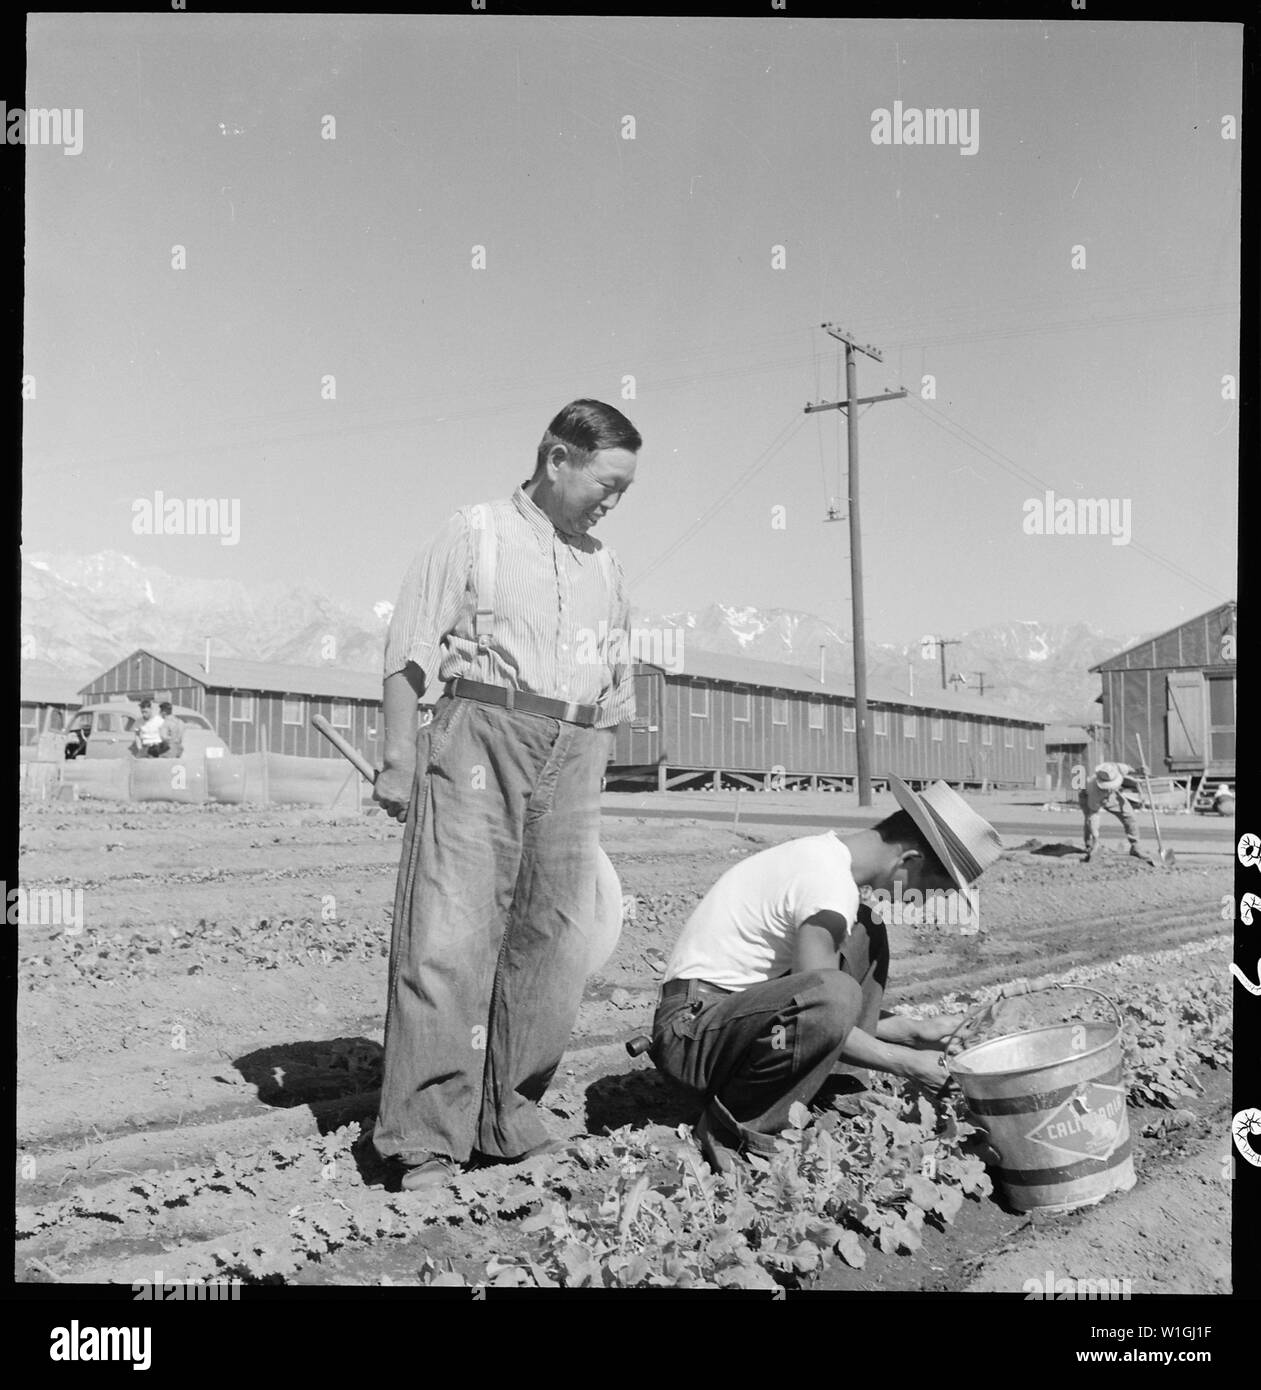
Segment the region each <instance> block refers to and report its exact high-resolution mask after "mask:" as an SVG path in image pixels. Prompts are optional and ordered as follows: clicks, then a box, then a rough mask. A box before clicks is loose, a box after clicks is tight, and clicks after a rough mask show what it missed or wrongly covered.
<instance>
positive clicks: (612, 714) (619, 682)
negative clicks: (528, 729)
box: [599, 550, 635, 728]
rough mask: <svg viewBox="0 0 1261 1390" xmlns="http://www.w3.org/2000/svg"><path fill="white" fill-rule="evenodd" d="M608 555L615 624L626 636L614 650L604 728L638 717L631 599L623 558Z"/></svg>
mask: <svg viewBox="0 0 1261 1390" xmlns="http://www.w3.org/2000/svg"><path fill="white" fill-rule="evenodd" d="M609 559H610V560H611V561H612V562H613V588H614V600H613V626H614V628H615V629H620V630H621V632H622V633H623V640H622V642H620V643H619V644H618V647H617V650H616V652H615V653H614V656H615V660H614V661H612V662H610V665H609V670H610V674H611V676H612V678H613V690H612V693H611V694H610V696H609V700H608V704H607V705H606V706H605V710H604V713H603V714H602V716H601V718H600V720H599V724H600V726H601V727H602V728H611V727H612V726H613V725H615V724H628V723H630V721H631V720H632V719H634V717H635V676H634V672H633V670H632V667H631V650H630V636H631V633H630V620H631V616H630V599H629V597H628V596H627V593H626V575H625V574H624V573H623V571H622V565H621V561H619V560H618V558H617V556H616V555H614V554H613V552H612V551H611V550H610V551H609Z"/></svg>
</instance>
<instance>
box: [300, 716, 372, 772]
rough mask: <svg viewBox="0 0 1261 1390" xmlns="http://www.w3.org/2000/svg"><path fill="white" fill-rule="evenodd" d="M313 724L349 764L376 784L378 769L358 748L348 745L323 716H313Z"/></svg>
mask: <svg viewBox="0 0 1261 1390" xmlns="http://www.w3.org/2000/svg"><path fill="white" fill-rule="evenodd" d="M311 723H312V724H314V725H315V727H316V728H317V729H318V730H319V731H320V733H322V734H323V735H324V737H325V738H326V739H328V741H329V742H330V743H331V744H332V745H333V747H334V748H336V749H337V751H338V752H339V753H340V754H341V755H342V757H343V758H345V759H346V761H347V762H349V763H352V764H353V765H354V766H355V767H356V768H357V769H358V770H359V772H360V774H361V775H362V776H363V777H366V778H367V780H368V781H369V782H375V781H376V780H377V770H376V768H374V767H373V766H372V764H371V763H370V762H369V761H368V760H367V758H365V757H364V756H363V754H362V753H360V752H359V750H358V749H357V748H353V747H352V746H351V745H350V744H349V743H347V742H346V740H345V739H344V738H342V736H341V734H339V733H338V732H337V730H336V729H334V728H333V726H332V725H331V724H330V723H329V722H328V720H327V719H325V718H324V716H323V715H322V714H313V715H312V716H311Z"/></svg>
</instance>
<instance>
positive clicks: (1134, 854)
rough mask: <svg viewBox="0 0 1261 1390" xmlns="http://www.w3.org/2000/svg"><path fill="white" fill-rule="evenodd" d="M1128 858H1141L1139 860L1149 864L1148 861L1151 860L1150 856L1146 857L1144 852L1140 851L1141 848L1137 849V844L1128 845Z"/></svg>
mask: <svg viewBox="0 0 1261 1390" xmlns="http://www.w3.org/2000/svg"><path fill="white" fill-rule="evenodd" d="M1130 858H1131V859H1141V860H1142V861H1143V863H1144V864H1150V863H1151V862H1152V860H1151V859H1150V858H1148V856H1147V855H1145V854H1144V853H1143V851H1142V850H1141V849H1139V847H1138V846H1137V845H1131V846H1130Z"/></svg>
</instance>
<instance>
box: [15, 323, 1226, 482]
mask: <svg viewBox="0 0 1261 1390" xmlns="http://www.w3.org/2000/svg"><path fill="white" fill-rule="evenodd" d="M1232 311H1233V312H1236V313H1237V312H1238V305H1237V304H1231V303H1222V304H1209V305H1201V306H1199V307H1197V308H1187V309H1179V308H1169V309H1160V310H1150V311H1140V312H1131V313H1126V314H1112V315H1100V316H1097V317H1091V318H1078V319H1063V320H1060V321H1058V322H1053V323H1048V322H1041V321H1040V322H1038V323H1036V324H1034V325H1030V326H1026V327H1016V328H1010V329H997V330H996V329H978V330H976V331H970V332H963V333H955V334H941V335H937V336H922V337H918V338H916V337H909V338H903V339H895V340H894V341H893V343H892V346H894V347H902V348H905V347H921V348H923V347H943V346H949V345H952V344H965V343H977V342H987V341H995V342H999V341H1008V340H1010V339H1012V338H1021V337H1036V336H1040V335H1043V334H1047V333H1063V332H1072V331H1074V330H1076V329H1081V328H1105V327H1124V326H1137V325H1144V326H1145V325H1148V324H1152V323H1157V322H1162V321H1164V320H1166V319H1170V318H1186V317H1191V318H1204V317H1210V316H1216V315H1220V314H1224V313H1227V312H1232ZM763 341H764V342H765V343H766V345H768V346H769V345H770V344H772V343H778V342H779V341H785V343H786V342H788V341H800V334H799V333H792V334H788V333H785V334H777V335H773V336H768V338H767V339H765V340H763ZM720 351H726V352H727V353H728V355H729V354H730V345H726V346H725V347H724V346H722V345H717V344H716V345H715V346H714V347H713V348H705V349H702V350H700V351H698V352H696V353H693V354H681V355H679V356H677V357H674V358H670V357H666V358H660V359H658V361H662V362H670V361H677V362H688V361H696V360H697V359H698V358H704V357H705V356H707V355H710V354H711V353H717V352H720ZM628 356H629V357H630V358H631V359H634V354H633V351H632V352H631V353H629V354H628V355H627V356H623V357H621V358H619V359H618V360H617V361H613V360H612V359H610V360H609V361H607V362H605V363H602V364H597V365H596V366H594V367H590V366H588V367H586V368H584V372H585V373H586V375H588V376H590V375H592V374H593V373H599V372H601V371H608V372H613V371H615V370H621V369H623V368H624V367H625V365H626V362H627V360H628ZM637 360H638V361H640V362H642V361H644V360H646V359H645V358H643V357H642V356H641V357H639V358H638V359H637ZM813 362H814V357H813V355H811V356H800V355H798V356H792V357H786V358H778V359H770V360H767V359H763V360H761V361H756V362H753V363H750V364H747V365H744V366H738V367H721V368H717V369H715V370H712V371H700V372H691V373H682V374H676V375H674V376H662V377H657V378H653V377H652V376H651V375H649V376H647V377H645V376H644V375H643V374H642V372H641V373H640V374H639V376H638V384H639V387H640V389H641V390H643V391H670V390H676V389H678V388H679V387H685V386H696V385H700V384H703V383H706V382H712V381H722V380H738V379H740V378H744V377H749V376H758V375H761V374H763V373H771V372H781V371H795V370H800V369H802V368H803V367H807V368H808V367H810V366H811V365H812V364H813ZM573 378H574V373H573V372H572V371H565V370H558V371H556V372H551V373H547V374H545V375H542V376H538V377H533V378H524V379H523V378H520V377H518V378H516V379H514V380H513V381H512V382H511V383H510V384H509V383H505V388H504V389H508V386H509V385H510V387H511V389H513V390H520V391H522V392H525V391H534V390H537V389H541V388H542V387H543V386H544V385H545V384H546V383H548V382H551V381H555V382H557V383H560V382H572V381H573ZM489 389H490V394H492V395H493V394H496V390H495V388H494V384H493V383H492V384H491V385H490V388H489ZM392 399H393V400H394V401H395V402H399V401H401V402H408V401H412V402H417V401H423V400H424V399H425V398H424V397H423V396H419V395H413V396H404V397H401V398H400V397H398V396H395V397H393V398H392ZM430 399H432V398H430ZM535 408H536V407H535V406H533V405H532V404H531V403H530V402H529V401H525V400H523V401H522V402H521V403H520V404H514V403H508V404H504V405H497V406H479V407H473V408H470V409H465V410H460V409H452V408H450V407H446V408H444V407H442V406H440V405H438V404H437V403H436V402H435V403H434V405H433V406H432V407H431V408H430V409H427V410H421V411H420V412H419V413H403V414H401V415H399V416H396V417H394V418H392V419H377V420H372V419H366V420H363V421H362V422H358V421H354V420H353V419H352V420H351V421H350V422H349V423H345V424H341V425H334V426H330V425H329V424H327V423H326V421H327V420H328V418H329V417H328V413H327V412H328V405H327V403H326V402H322V403H321V404H320V405H318V406H316V405H313V406H311V407H302V408H301V409H299V410H294V411H285V412H274V413H273V412H269V413H267V414H263V415H255V416H246V417H243V418H242V419H240V420H237V421H233V422H231V423H230V424H229V425H228V428H229V429H232V430H243V431H265V433H262V434H260V435H258V437H254V438H246V439H236V440H222V441H219V442H214V441H212V442H209V443H204V444H194V445H188V444H186V443H185V442H184V441H183V440H179V441H174V442H171V443H168V444H165V445H159V446H157V447H155V448H152V449H143V450H139V451H135V450H127V449H125V448H124V449H123V450H122V451H120V452H118V453H114V454H104V455H98V454H93V455H92V461H93V462H94V463H98V464H111V465H117V464H125V463H132V462H145V461H152V460H160V461H169V460H170V458H171V456H172V455H176V456H185V457H187V456H192V455H204V454H217V453H233V452H238V451H245V450H258V449H260V448H263V447H269V446H271V447H274V446H282V445H286V444H298V443H305V442H308V441H311V440H327V439H330V438H338V437H345V436H355V435H369V434H374V433H381V432H386V433H388V432H389V431H391V430H404V429H410V428H413V427H415V426H418V425H426V424H441V423H447V422H450V421H463V420H479V419H489V418H491V417H493V416H496V415H504V414H513V413H518V412H525V411H527V410H533V409H535ZM336 409H337V412H338V415H339V416H340V417H341V418H342V419H343V420H344V419H345V417H346V416H347V415H351V416H353V415H354V414H356V413H360V414H369V415H370V414H372V413H376V414H378V415H379V413H380V412H379V410H378V408H377V407H376V406H375V405H364V406H357V405H348V404H346V403H339V404H338V405H337V407H336ZM317 419H319V421H320V423H319V424H316V420H317ZM307 422H310V426H309V427H308V428H306V429H302V428H301V427H302V426H304V425H306V424H307ZM290 426H297V427H299V431H298V432H297V433H288V434H287V433H284V431H286V430H288V429H289V427H290ZM194 427H195V425H194ZM113 438H114V439H115V440H119V439H121V440H124V441H125V440H126V439H127V438H128V436H126V435H123V436H119V435H115V436H113ZM131 438H135V436H134V435H133V436H131ZM68 447H72V446H67V445H65V444H61V443H58V442H56V441H53V442H52V443H50V444H47V445H41V446H39V448H38V449H37V448H34V447H30V446H28V449H27V455H28V458H29V457H32V456H33V455H35V454H36V453H37V452H40V451H43V450H49V451H51V450H55V449H66V448H68Z"/></svg>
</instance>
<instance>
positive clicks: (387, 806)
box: [372, 764, 416, 822]
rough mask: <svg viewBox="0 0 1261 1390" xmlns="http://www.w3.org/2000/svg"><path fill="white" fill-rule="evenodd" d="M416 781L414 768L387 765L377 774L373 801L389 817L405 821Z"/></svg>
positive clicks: (373, 789)
mask: <svg viewBox="0 0 1261 1390" xmlns="http://www.w3.org/2000/svg"><path fill="white" fill-rule="evenodd" d="M415 780H416V769H415V767H414V766H413V767H407V766H401V767H400V766H398V765H397V764H393V765H387V766H386V767H383V768H382V769H381V771H380V772H378V773H377V780H376V782H375V783H374V784H373V787H372V799H373V801H375V802H376V803H377V805H378V806H381V807H383V808H384V810H385V813H386V815H387V816H390V817H391V818H392V819H394V820H396V821H400V822H401V821H405V820H406V819H407V807H408V805H409V804H410V802H411V799H412V784H413V783H414V782H415Z"/></svg>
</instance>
